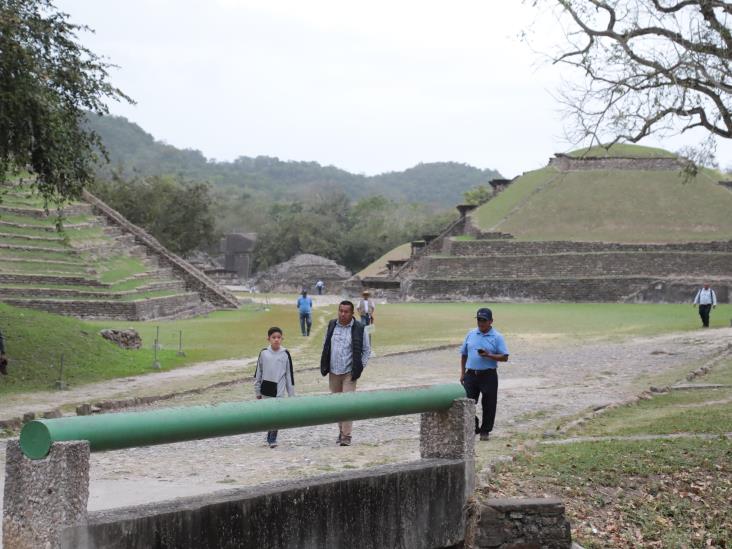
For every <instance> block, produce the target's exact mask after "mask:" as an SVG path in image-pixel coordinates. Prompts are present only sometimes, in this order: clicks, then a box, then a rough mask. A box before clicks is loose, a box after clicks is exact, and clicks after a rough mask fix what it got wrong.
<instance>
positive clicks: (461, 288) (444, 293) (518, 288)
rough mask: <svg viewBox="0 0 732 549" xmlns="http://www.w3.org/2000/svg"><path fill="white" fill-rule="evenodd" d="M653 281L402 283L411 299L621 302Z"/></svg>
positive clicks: (572, 280) (525, 280) (428, 280)
mask: <svg viewBox="0 0 732 549" xmlns="http://www.w3.org/2000/svg"><path fill="white" fill-rule="evenodd" d="M653 282H654V279H651V278H644V277H629V278H584V279H581V278H566V279H513V280H478V279H468V280H461V279H438V278H431V279H418V278H417V279H412V280H408V281H403V282H402V284H403V291H404V294H405V296H406V299H407V300H409V301H413V300H416V301H460V300H463V301H474V300H489V301H565V302H617V301H625V300H626V299H628V298H629V297H630V296H635V295H637V294H638V292H640V291H642V290H643V289H644V288H646V287H648V286H649V285H651V284H652V283H653ZM692 298H693V296H692ZM690 300H691V298H689V301H690Z"/></svg>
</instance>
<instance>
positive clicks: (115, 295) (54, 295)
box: [0, 286, 184, 301]
mask: <svg viewBox="0 0 732 549" xmlns="http://www.w3.org/2000/svg"><path fill="white" fill-rule="evenodd" d="M159 290H170V291H171V292H175V291H178V292H179V293H184V292H180V291H179V289H178V288H155V289H154V290H153V289H150V288H142V287H141V288H136V289H134V290H127V291H122V292H101V291H93V290H72V289H65V288H33V287H29V286H25V287H23V286H19V287H13V288H0V299H3V300H6V299H8V298H10V299H32V300H38V299H58V298H61V299H80V300H84V301H86V300H113V301H118V300H121V299H129V298H132V297H134V296H135V295H136V294H143V293H146V292H149V291H159ZM140 299H145V298H143V297H141V298H140Z"/></svg>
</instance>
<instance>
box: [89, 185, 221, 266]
mask: <svg viewBox="0 0 732 549" xmlns="http://www.w3.org/2000/svg"><path fill="white" fill-rule="evenodd" d="M93 190H94V191H95V192H96V193H97V195H98V196H99V198H101V199H102V200H104V201H105V202H106V203H107V204H109V205H110V206H111V207H112V208H114V209H115V210H117V211H119V212H120V213H121V214H122V215H124V216H125V217H126V218H127V219H129V220H130V221H131V222H132V223H134V224H136V225H140V226H142V227H144V228H145V229H146V230H147V231H148V232H150V234H152V235H153V236H154V237H155V238H157V239H158V240H159V241H160V243H161V244H163V245H164V246H166V247H167V248H168V249H170V250H171V251H173V252H175V253H177V254H181V255H186V254H188V253H190V252H191V251H193V250H195V249H197V248H200V247H204V246H207V245H209V244H210V243H211V242H212V241H213V240H214V237H215V231H214V213H213V209H212V206H211V203H212V199H211V196H210V187H209V185H207V184H205V183H192V182H186V181H181V180H179V179H178V178H176V177H173V176H152V177H147V178H140V179H131V180H123V179H120V178H115V180H113V181H108V182H97V183H96V184H95V185H94V189H93Z"/></svg>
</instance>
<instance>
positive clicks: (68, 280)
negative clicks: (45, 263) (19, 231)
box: [0, 273, 111, 288]
mask: <svg viewBox="0 0 732 549" xmlns="http://www.w3.org/2000/svg"><path fill="white" fill-rule="evenodd" d="M0 284H13V285H29V286H38V287H41V286H43V285H44V284H53V285H56V286H82V287H92V288H109V287H110V286H111V285H110V284H105V283H103V282H100V281H99V280H96V279H94V278H92V277H82V276H69V275H53V274H42V275H38V274H25V273H24V274H19V273H0Z"/></svg>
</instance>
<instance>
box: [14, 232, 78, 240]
mask: <svg viewBox="0 0 732 549" xmlns="http://www.w3.org/2000/svg"><path fill="white" fill-rule="evenodd" d="M0 238H16V239H18V240H28V241H29V242H63V241H64V238H63V237H62V236H50V235H49V236H31V235H26V234H16V233H4V232H0Z"/></svg>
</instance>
